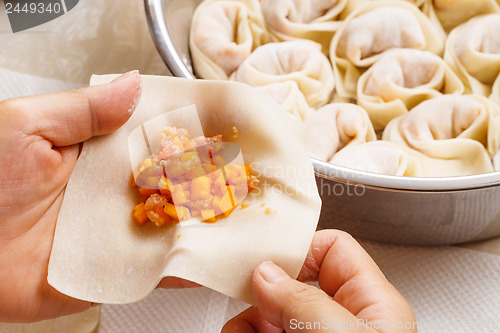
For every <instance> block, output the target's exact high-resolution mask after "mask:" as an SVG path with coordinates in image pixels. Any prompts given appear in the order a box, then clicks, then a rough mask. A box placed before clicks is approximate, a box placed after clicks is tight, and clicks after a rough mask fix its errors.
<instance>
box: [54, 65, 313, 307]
mask: <svg viewBox="0 0 500 333" xmlns="http://www.w3.org/2000/svg"><path fill="white" fill-rule="evenodd" d="M116 77H117V75H106V76H93V77H92V80H91V83H92V85H97V84H103V83H107V82H110V81H111V80H113V79H114V78H116ZM269 101H270V100H268V99H267V98H264V96H262V95H261V94H259V93H258V92H255V91H254V90H253V89H252V88H250V87H246V86H244V85H241V84H236V83H231V82H222V81H218V82H214V81H197V80H196V81H195V80H186V79H179V78H172V77H157V76H143V91H142V97H141V100H140V102H139V105H138V106H137V109H136V111H135V112H134V114H133V115H132V117H131V118H130V119H129V121H128V122H127V123H126V124H125V125H124V126H123V127H121V128H120V129H118V130H117V131H115V132H113V133H112V134H109V135H106V136H102V137H97V138H93V139H91V140H89V141H87V142H86V143H85V144H84V146H83V150H82V153H81V156H80V158H79V159H78V161H77V164H76V167H75V170H74V172H73V174H72V176H71V179H70V181H69V183H68V186H67V188H66V191H65V197H64V201H63V204H62V208H61V211H60V213H59V217H58V221H57V226H56V231H55V238H54V243H53V247H52V253H51V257H50V263H49V272H48V281H49V283H50V284H51V285H52V286H53V287H54V288H56V289H57V290H59V291H60V292H62V293H64V294H66V295H69V296H72V297H75V298H79V299H83V300H87V301H91V302H98V303H130V302H135V301H138V300H140V299H142V298H144V297H146V296H147V295H148V294H149V293H150V292H151V291H152V290H153V289H154V287H155V286H156V285H157V283H158V282H159V281H160V280H161V278H162V277H165V276H176V277H180V278H184V279H188V280H191V281H194V282H197V283H199V284H201V285H204V286H207V287H209V288H212V289H214V290H217V291H219V292H222V293H224V294H226V295H229V296H232V297H235V298H238V299H240V300H243V301H246V302H249V303H253V296H252V292H251V277H252V272H253V270H254V269H255V268H256V267H257V266H258V265H259V264H260V263H261V262H263V261H265V260H272V261H274V262H275V263H277V264H278V265H280V266H281V267H283V268H284V269H285V271H287V273H288V274H290V275H291V276H297V274H298V272H299V271H300V268H301V266H302V264H303V261H304V259H305V256H306V254H307V251H308V248H309V245H310V242H311V240H312V237H313V234H314V231H315V229H316V225H317V222H318V218H319V212H320V207H321V201H320V198H319V195H318V190H317V187H316V182H315V178H314V172H313V168H312V165H311V162H310V160H309V157H308V154H307V152H306V150H305V146H304V145H303V144H302V143H300V142H298V141H297V139H296V138H294V137H293V136H292V135H291V134H290V133H289V131H288V129H287V127H286V125H285V122H284V120H283V119H282V116H283V113H282V112H281V111H280V110H279V108H278V105H277V104H275V103H268V102H269ZM193 104H194V105H195V106H196V108H197V112H198V115H199V120H198V119H194V118H196V117H193V116H192V115H193V114H192V113H190V112H187V111H186V112H169V111H172V110H176V109H179V108H182V107H186V106H190V105H193ZM182 110H185V109H182ZM160 115H162V117H164V118H165V119H166V120H167V123H168V125H170V126H176V127H182V128H186V129H188V130H190V129H193V128H194V129H195V130H196V126H197V125H196V124H200V122H199V121H200V120H201V126H202V127H203V130H204V133H205V135H206V136H212V135H216V134H222V135H223V136H224V139H225V140H226V141H230V142H234V143H235V144H237V145H239V147H240V148H241V152H242V156H243V158H244V160H245V163H246V164H251V165H252V168H253V170H254V174H255V175H256V176H257V177H258V178H259V180H260V181H261V185H260V186H259V188H258V189H255V190H254V191H252V192H251V193H250V194H249V196H248V197H247V198H246V199H245V202H246V203H248V204H249V205H250V207H248V208H245V209H240V208H237V209H236V210H235V211H234V212H233V213H232V214H231V215H230V216H229V217H228V218H226V219H223V220H221V221H219V222H217V223H215V224H206V223H202V222H198V221H196V220H190V221H186V222H182V223H181V224H175V225H172V226H170V227H166V228H157V227H156V226H154V225H151V226H146V227H138V226H136V224H135V222H133V221H132V217H131V210H132V208H133V207H134V206H135V204H136V203H137V202H138V200H137V199H138V196H137V194H136V192H137V191H136V190H135V189H133V188H132V187H131V185H130V177H131V172H132V167H131V162H130V156H129V145H128V144H127V140H129V136H130V134H131V133H132V132H133V131H134V130H135V129H137V128H140V126H141V125H143V124H145V123H146V122H147V121H148V120H151V119H153V118H154V119H156V117H158V116H160ZM233 127H236V128H237V129H238V130H239V136H238V138H236V139H234V138H233V134H234V133H233ZM134 133H135V132H134ZM148 135H151V136H154V135H156V134H155V133H153V134H151V133H148ZM131 143H132V144H137V147H141V144H142V145H144V143H143V142H138V141H137V142H136V141H134V140H133V138H132V139H131ZM131 147H132V146H131ZM131 152H133V153H135V150H131ZM295 171H296V172H295ZM285 192H286V194H285ZM261 203H264V204H265V205H266V207H268V208H270V209H271V210H272V211H275V214H266V213H265V208H263V207H261V206H260V204H261ZM178 235H180V236H178ZM177 237H179V238H177Z"/></svg>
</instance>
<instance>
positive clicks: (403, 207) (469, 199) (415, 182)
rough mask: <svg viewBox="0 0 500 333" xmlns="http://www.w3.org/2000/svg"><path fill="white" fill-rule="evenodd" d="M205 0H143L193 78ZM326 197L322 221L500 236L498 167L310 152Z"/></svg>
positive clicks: (175, 59)
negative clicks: (398, 164) (325, 156)
mask: <svg viewBox="0 0 500 333" xmlns="http://www.w3.org/2000/svg"><path fill="white" fill-rule="evenodd" d="M200 2H201V0H145V1H144V3H145V7H146V15H147V18H148V22H149V27H150V31H151V35H152V37H153V40H154V42H155V44H156V47H157V48H158V51H159V52H160V55H161V56H162V58H163V60H164V61H165V64H166V65H167V66H168V68H169V70H170V72H171V73H172V74H173V75H175V76H178V77H184V78H190V79H195V78H196V77H195V75H194V74H193V70H192V67H191V59H190V55H189V43H188V40H189V39H188V37H189V26H190V23H191V17H192V14H193V12H194V10H195V8H196V6H197V5H198V4H199V3H200ZM312 163H313V165H314V169H315V172H316V175H317V183H318V187H319V190H320V194H321V196H322V199H323V210H322V213H321V219H320V228H338V229H342V230H345V231H347V232H349V233H351V234H353V235H355V236H357V237H360V238H365V239H371V240H376V241H382V242H390V243H399V244H420V245H431V244H433V245H435V244H454V243H463V242H468V241H473V240H480V239H486V238H491V237H495V236H500V172H494V173H490V174H482V175H476V176H468V177H449V178H406V177H392V176H383V175H377V174H371V173H366V172H360V171H356V170H350V169H346V168H341V167H338V166H335V165H331V164H328V163H324V162H321V161H318V160H315V159H312Z"/></svg>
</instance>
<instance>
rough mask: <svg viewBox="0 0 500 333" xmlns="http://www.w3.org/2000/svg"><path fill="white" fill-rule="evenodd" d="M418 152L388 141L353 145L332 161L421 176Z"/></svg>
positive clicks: (388, 173)
mask: <svg viewBox="0 0 500 333" xmlns="http://www.w3.org/2000/svg"><path fill="white" fill-rule="evenodd" d="M415 155H418V153H417V152H414V151H412V150H411V149H409V148H406V147H401V146H398V145H396V144H394V143H391V142H387V141H375V142H369V143H365V144H362V145H353V146H349V147H346V148H344V149H342V150H341V151H339V152H338V153H337V154H335V156H334V157H333V158H332V159H331V160H330V163H332V164H335V165H338V166H341V167H344V168H349V169H355V170H359V171H364V172H372V173H378V174H383V175H388V176H406V177H421V176H422V166H421V161H420V159H419V158H418V157H416V156H415Z"/></svg>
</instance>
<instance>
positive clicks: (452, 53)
mask: <svg viewBox="0 0 500 333" xmlns="http://www.w3.org/2000/svg"><path fill="white" fill-rule="evenodd" d="M499 31H500V14H495V15H486V16H481V17H477V18H473V19H471V20H470V21H468V22H467V23H464V24H462V25H460V26H458V27H457V28H455V29H453V30H452V32H451V33H450V35H449V36H448V40H447V41H446V51H445V54H444V60H445V61H446V62H447V63H448V65H450V67H451V69H453V70H454V71H455V72H456V73H457V74H458V76H459V77H460V79H461V80H462V81H463V82H464V85H465V92H466V93H474V94H478V95H482V96H486V97H488V96H489V95H490V93H491V87H492V85H493V82H494V81H495V79H496V78H497V77H498V75H499V74H500V34H499Z"/></svg>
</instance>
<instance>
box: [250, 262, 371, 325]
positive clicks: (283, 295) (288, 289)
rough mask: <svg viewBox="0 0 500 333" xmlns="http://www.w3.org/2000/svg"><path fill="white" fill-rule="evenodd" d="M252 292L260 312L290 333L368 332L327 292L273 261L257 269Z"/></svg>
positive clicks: (272, 322)
mask: <svg viewBox="0 0 500 333" xmlns="http://www.w3.org/2000/svg"><path fill="white" fill-rule="evenodd" d="M253 291H254V296H255V300H256V303H257V307H258V308H259V311H260V313H262V315H263V316H264V317H265V318H266V320H268V321H269V322H270V323H271V324H273V325H274V326H278V327H281V328H284V329H285V330H286V331H287V332H316V331H319V330H320V331H321V332H339V331H344V330H345V331H350V330H352V331H356V332H365V329H366V327H365V326H364V325H363V323H362V322H361V321H358V319H357V318H356V317H355V316H354V315H353V314H352V313H350V312H349V311H347V310H346V309H345V308H344V307H342V306H341V305H340V304H338V303H337V302H335V301H333V300H332V299H331V298H330V297H329V296H328V295H327V294H326V293H325V292H323V291H322V290H320V289H318V288H316V287H314V286H311V285H308V284H304V283H302V282H299V281H296V280H294V279H292V278H290V277H289V276H288V275H287V274H286V273H285V271H283V270H282V269H281V268H280V267H278V266H276V265H275V264H273V263H271V262H264V263H262V264H261V265H260V266H259V267H258V268H257V269H256V270H255V272H254V276H253ZM366 332H371V330H366Z"/></svg>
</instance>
